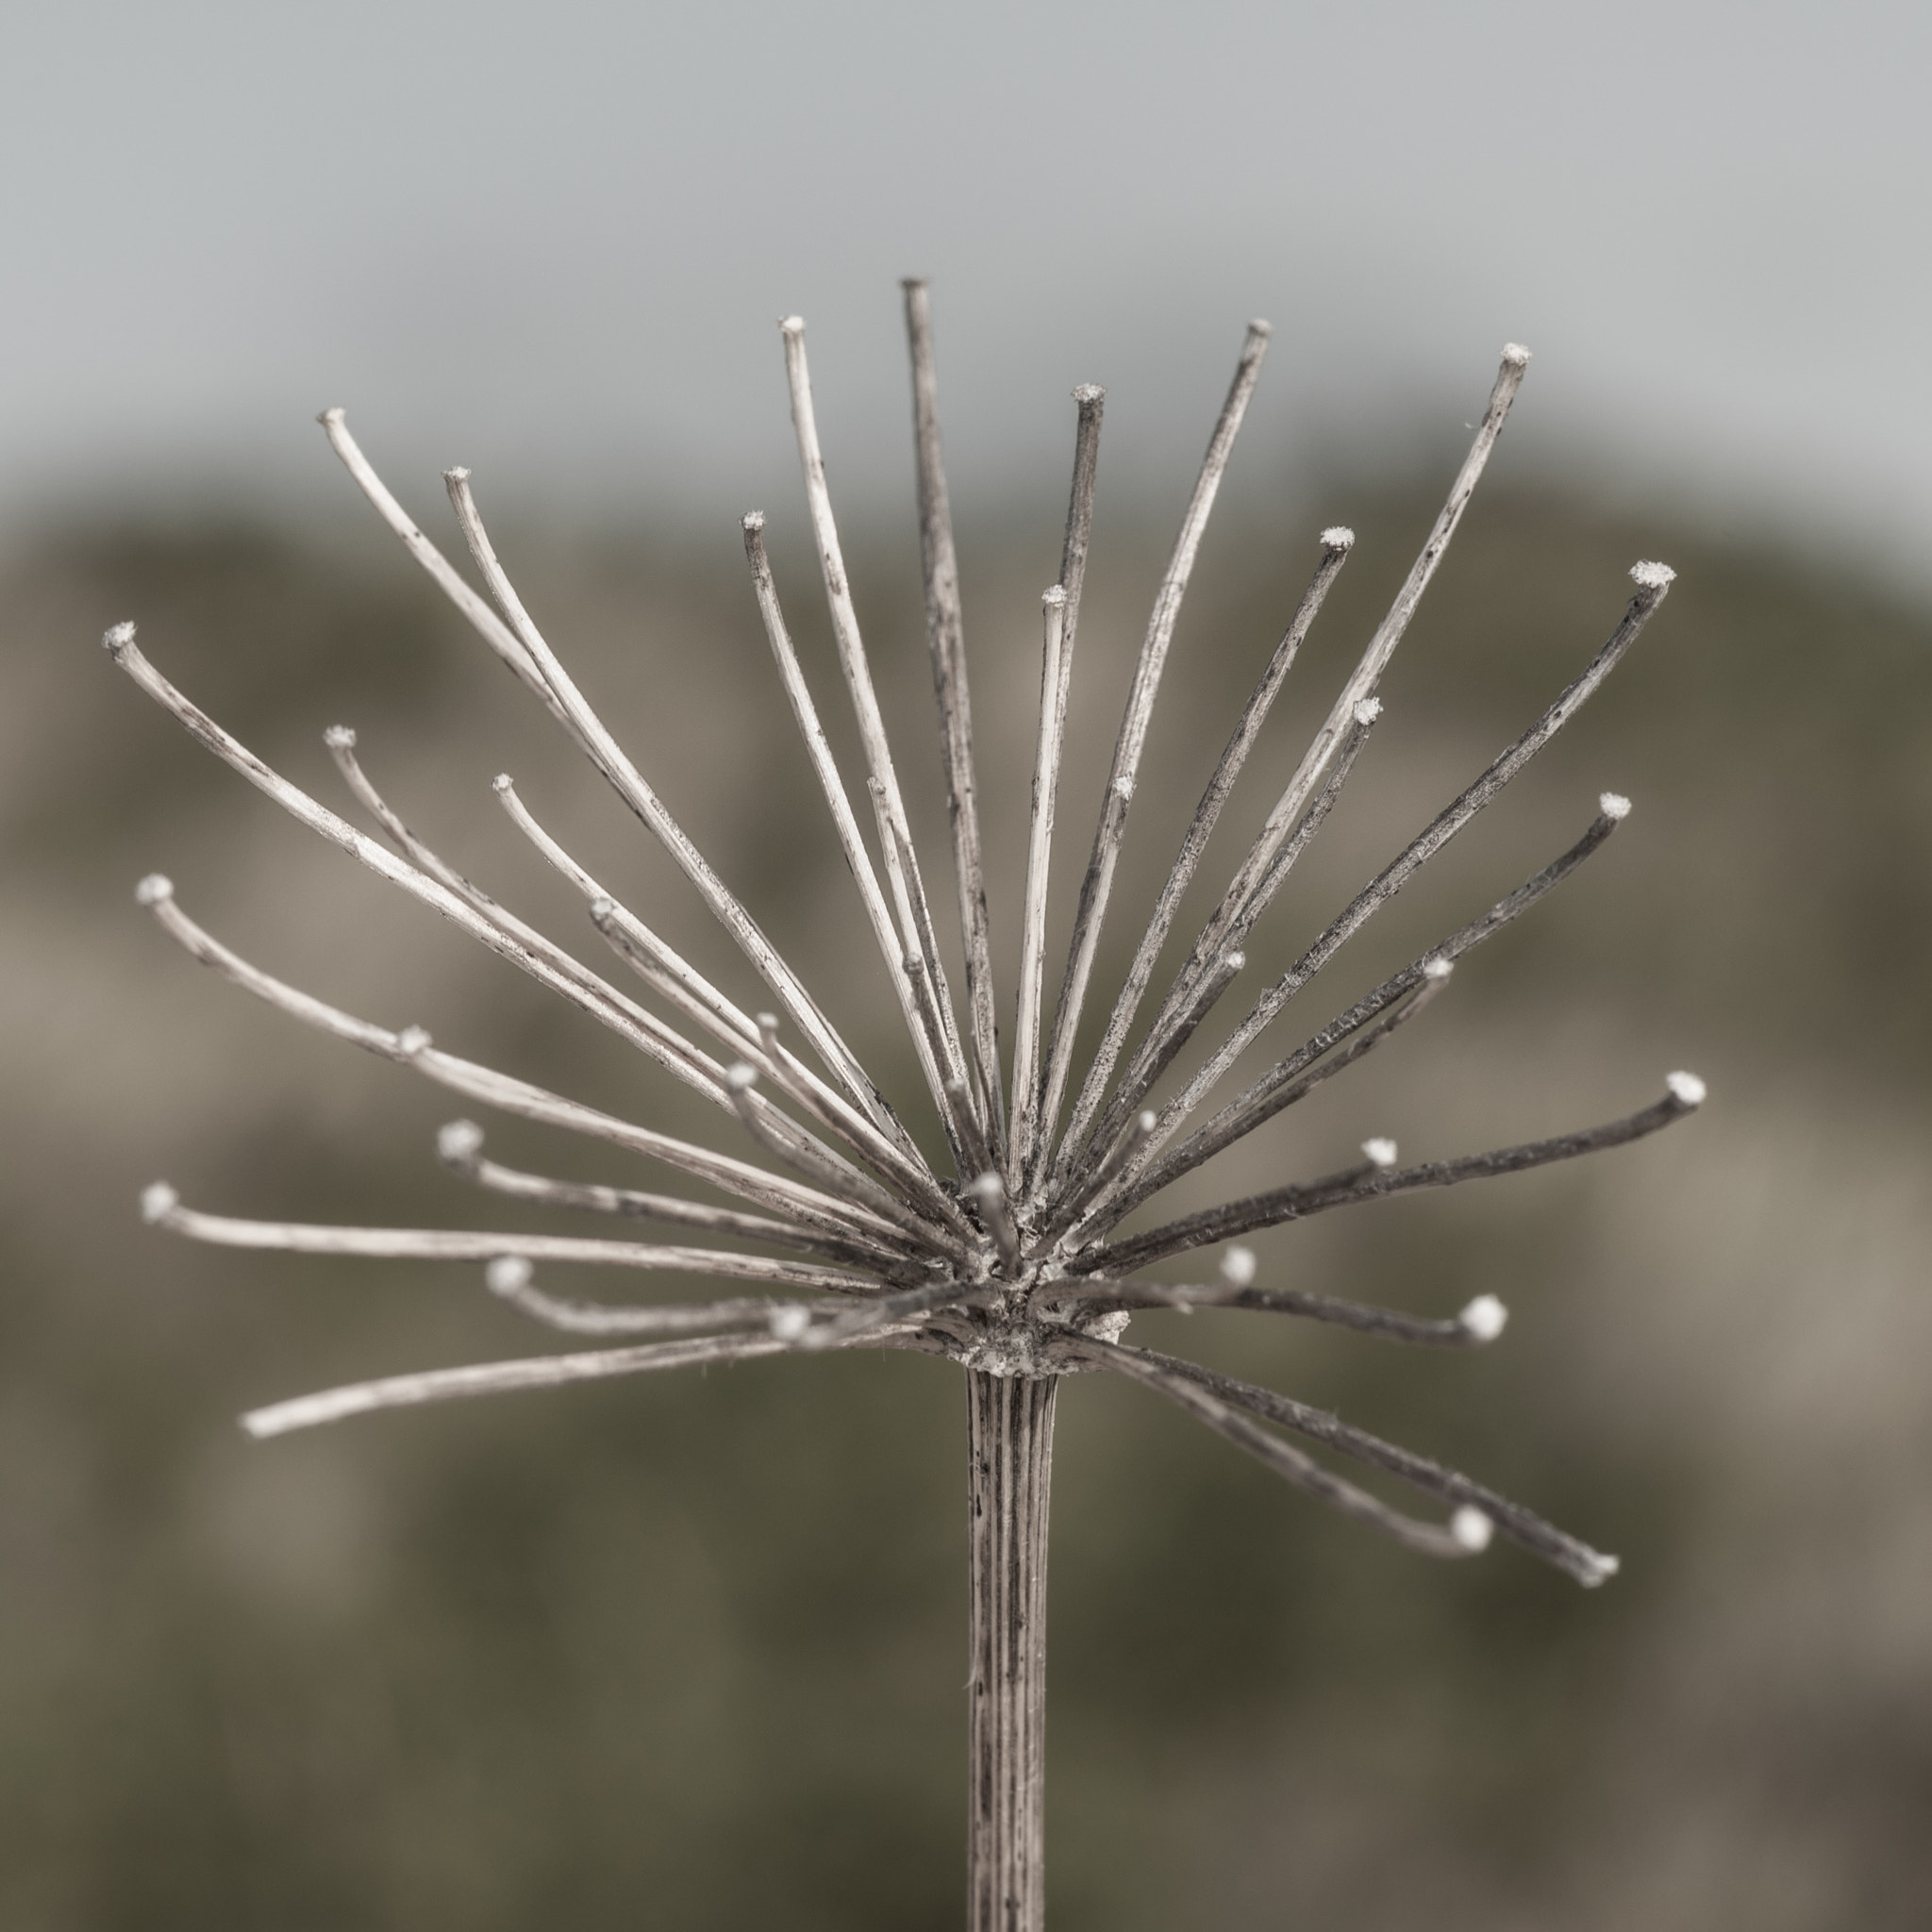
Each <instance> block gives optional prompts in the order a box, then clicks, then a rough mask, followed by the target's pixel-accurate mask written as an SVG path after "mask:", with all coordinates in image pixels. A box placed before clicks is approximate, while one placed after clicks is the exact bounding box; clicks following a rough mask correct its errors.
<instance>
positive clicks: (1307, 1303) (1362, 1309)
mask: <svg viewBox="0 0 1932 1932" xmlns="http://www.w3.org/2000/svg"><path fill="white" fill-rule="evenodd" d="M1035 1299H1036V1301H1037V1302H1039V1303H1041V1304H1042V1305H1044V1306H1047V1307H1067V1306H1071V1307H1077V1308H1079V1309H1081V1310H1083V1311H1085V1312H1089V1313H1093V1314H1102V1313H1108V1312H1111V1311H1113V1310H1115V1309H1129V1310H1131V1309H1141V1308H1178V1309H1180V1310H1181V1311H1182V1312H1184V1313H1191V1312H1192V1311H1193V1310H1194V1309H1196V1308H1248V1309H1252V1310H1255V1311H1257V1312H1259V1313H1262V1314H1271V1315H1298V1316H1301V1317H1303V1318H1304V1319H1306V1320H1307V1321H1310V1322H1326V1323H1330V1324H1334V1325H1336V1326H1339V1327H1342V1328H1353V1329H1354V1330H1356V1331H1357V1333H1358V1334H1362V1335H1374V1336H1377V1337H1379V1338H1380V1339H1381V1340H1383V1341H1407V1342H1415V1343H1418V1344H1420V1345H1421V1346H1424V1347H1428V1348H1480V1347H1482V1346H1483V1345H1484V1344H1485V1343H1487V1342H1489V1341H1493V1340H1494V1339H1495V1336H1496V1335H1497V1334H1498V1333H1500V1329H1499V1328H1498V1327H1495V1326H1493V1325H1491V1324H1493V1323H1494V1321H1495V1319H1496V1318H1495V1317H1494V1316H1493V1315H1491V1313H1490V1310H1491V1307H1495V1308H1498V1309H1500V1307H1501V1304H1500V1303H1497V1302H1495V1300H1494V1297H1493V1296H1491V1297H1489V1298H1487V1299H1486V1298H1484V1297H1481V1296H1478V1297H1477V1299H1476V1301H1474V1302H1472V1303H1471V1304H1470V1307H1469V1309H1468V1310H1465V1311H1464V1313H1463V1314H1461V1315H1457V1316H1456V1317H1455V1318H1454V1319H1453V1320H1450V1321H1447V1322H1431V1321H1427V1320H1424V1318H1423V1317H1421V1316H1417V1315H1405V1314H1403V1313H1401V1312H1400V1311H1399V1310H1397V1309H1394V1308H1377V1307H1369V1306H1367V1305H1366V1304H1364V1303H1362V1302H1350V1301H1341V1300H1338V1299H1337V1298H1336V1297H1335V1296H1333V1295H1326V1294H1311V1293H1307V1292H1306V1291H1303V1290H1300V1289H1292V1288H1237V1287H1235V1286H1233V1285H1232V1284H1230V1283H1229V1282H1226V1281H1218V1282H1184V1283H1182V1282H1176V1283H1170V1282H1164V1281H1163V1282H1124V1281H1100V1282H1083V1283H1079V1284H1077V1285H1076V1284H1073V1283H1057V1284H1055V1285H1054V1286H1052V1287H1050V1288H1046V1289H1042V1290H1041V1291H1038V1293H1037V1294H1036V1296H1035ZM1472 1310H1473V1311H1474V1313H1473V1314H1472V1313H1471V1311H1472Z"/></svg>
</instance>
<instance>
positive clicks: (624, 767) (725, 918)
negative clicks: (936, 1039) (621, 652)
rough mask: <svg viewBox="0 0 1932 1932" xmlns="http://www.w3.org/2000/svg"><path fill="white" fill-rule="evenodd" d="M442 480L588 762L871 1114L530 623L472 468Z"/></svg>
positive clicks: (800, 1001)
mask: <svg viewBox="0 0 1932 1932" xmlns="http://www.w3.org/2000/svg"><path fill="white" fill-rule="evenodd" d="M444 480H445V481H446V482H447V484H448V485H449V497H450V502H451V504H452V505H453V506H454V508H455V509H456V513H457V521H458V524H459V525H461V526H462V531H463V535H464V537H465V539H466V540H467V541H468V542H469V545H470V554H471V556H472V557H473V558H475V563H476V567H477V569H478V570H480V571H481V572H482V574H483V580H484V582H485V583H487V584H488V585H489V587H490V592H491V596H493V597H494V598H495V599H496V601H497V603H498V604H499V605H500V606H501V607H502V609H503V612H504V615H505V616H506V617H508V620H509V622H510V625H511V627H512V628H513V629H514V630H515V631H516V633H517V635H518V637H520V638H521V639H522V640H523V642H524V647H525V649H526V650H527V651H528V652H529V654H530V656H531V658H533V659H534V660H535V662H536V664H537V666H538V668H539V669H540V670H541V672H542V674H543V675H544V678H545V679H546V681H547V682H548V683H549V685H550V688H551V689H552V690H553V691H555V692H556V693H557V701H558V704H560V705H561V706H562V707H563V709H564V713H565V715H566V716H567V717H568V719H569V720H570V724H571V727H572V730H573V732H574V734H575V737H576V739H577V741H578V742H579V743H580V744H581V745H582V746H583V747H584V749H585V750H586V751H587V752H588V753H589V754H590V756H591V762H592V763H593V764H594V765H595V766H596V767H597V769H598V770H599V771H600V772H602V773H603V774H604V776H605V777H606V778H607V779H608V781H609V783H610V785H611V787H612V789H613V790H614V791H616V792H617V794H618V796H619V797H620V798H622V799H623V800H624V802H625V805H626V806H628V807H629V808H630V809H631V811H632V812H633V813H634V814H635V815H636V817H637V818H638V820H639V821H640V823H641V824H643V825H644V827H645V828H646V829H647V830H648V831H649V832H650V833H651V834H652V835H653V836H654V837H655V838H656V839H657V840H658V842H659V843H660V844H661V845H662V846H663V847H664V849H665V851H667V852H668V853H669V854H670V855H671V857H672V858H673V859H674V860H675V862H676V864H677V867H678V869H679V870H680V871H681V872H682V873H683V874H684V875H685V877H686V878H688V879H689V880H690V881H691V884H692V886H694V887H695V888H696V890H697V892H698V896H699V897H700V898H702V899H703V900H704V902H705V904H706V905H707V906H708V908H710V910H711V912H712V914H713V915H714V917H716V919H717V920H718V922H719V924H722V925H723V926H724V929H725V931H727V932H728V933H729V934H730V935H731V937H732V938H733V939H734V940H735V941H737V942H738V945H739V948H740V950H741V952H742V953H743V954H744V956H745V958H747V959H749V960H750V961H751V963H752V965H753V967H754V968H756V970H757V972H758V976H759V978H761V979H762V980H763V981H764V982H765V984H766V985H767V986H769V987H770V988H771V989H772V991H774V993H775V994H777V996H778V999H779V1001H780V1003H781V1004H782V1005H783V1006H784V1008H785V1009H786V1011H787V1012H789V1013H790V1014H791V1017H792V1019H793V1020H794V1021H795V1022H796V1023H797V1024H798V1026H799V1029H800V1030H801V1031H802V1032H803V1033H804V1035H805V1037H806V1038H807V1039H808V1041H811V1044H812V1050H813V1051H814V1052H815V1053H817V1054H818V1055H819V1057H820V1058H822V1059H823V1060H824V1063H825V1065H826V1066H827V1067H829V1068H830V1069H831V1070H832V1071H833V1072H834V1073H835V1074H838V1076H839V1078H840V1079H841V1080H842V1081H843V1082H844V1084H845V1087H846V1089H847V1091H849V1092H850V1093H851V1095H852V1097H853V1099H854V1100H856V1101H857V1102H858V1104H859V1106H860V1107H862V1108H865V1110H866V1111H867V1112H868V1113H874V1109H875V1108H877V1107H878V1105H879V1098H878V1092H877V1090H876V1089H875V1088H874V1085H873V1083H872V1080H871V1079H870V1078H869V1077H868V1076H867V1074H866V1073H865V1070H864V1069H863V1068H862V1067H861V1066H860V1065H859V1064H858V1060H857V1058H855V1057H854V1056H853V1053H852V1050H851V1048H850V1047H848V1046H847V1045H846V1044H845V1042H844V1041H842V1040H841V1039H840V1037H839V1035H838V1032H837V1030H836V1029H835V1028H834V1027H833V1025H832V1024H831V1022H830V1021H829V1020H827V1019H826V1018H825V1016H824V1014H823V1013H822V1012H820V1011H819V1009H818V1007H817V1005H816V1003H815V1002H814V1001H813V999H812V997H811V995H810V994H809V993H808V992H807V991H806V990H805V988H804V987H803V986H802V985H801V984H800V983H799V980H798V977H797V975H796V974H794V973H793V972H792V971H791V967H789V966H788V965H787V964H786V963H785V961H784V960H783V959H782V958H780V957H779V955H778V952H777V949H776V948H775V947H774V945H773V944H772V942H771V941H769V940H768V939H767V938H766V937H765V935H764V933H763V932H762V931H760V930H759V927H758V922H757V921H756V920H754V919H753V918H752V916H751V914H750V913H749V912H747V911H746V910H745V909H744V908H743V907H742V906H741V905H740V903H739V902H738V900H737V898H736V897H735V896H734V895H733V894H732V892H731V891H729V890H728V888H727V887H726V886H725V884H724V881H723V880H722V879H721V878H719V876H718V875H717V874H716V873H714V872H713V871H712V870H711V867H710V864H709V862H708V860H707V859H706V858H705V856H704V854H703V853H701V852H700V851H699V850H698V849H697V847H696V846H695V845H693V844H692V843H691V841H690V839H689V838H687V837H686V836H685V833H684V830H683V827H682V826H680V825H679V824H678V823H677V821H676V820H675V819H674V818H673V817H672V816H671V814H670V812H669V811H667V810H666V809H665V808H664V804H663V801H662V800H661V799H659V798H658V794H657V793H656V792H655V791H653V790H652V789H651V787H650V786H649V785H647V784H646V783H645V782H644V778H643V774H641V773H640V772H639V771H638V769H637V767H636V766H635V765H634V764H632V763H631V761H630V759H629V758H627V757H626V756H625V752H624V749H623V747H622V746H621V745H620V744H619V743H618V742H617V741H616V740H615V739H614V738H613V737H612V736H611V735H610V733H609V731H608V728H607V727H606V726H605V724H604V721H603V720H602V719H601V718H599V717H598V715H597V713H596V712H595V711H594V710H593V709H592V708H591V705H590V704H589V702H588V701H587V700H586V699H585V697H584V694H583V693H582V692H581V691H578V689H577V688H576V685H575V683H574V682H573V681H572V679H571V676H570V674H569V673H568V672H567V671H565V669H564V668H563V665H562V664H561V663H560V662H559V661H558V657H557V654H556V653H555V652H554V651H552V650H551V648H550V646H549V644H548V643H547V642H546V641H544V638H543V634H542V632H541V631H540V630H539V629H538V628H537V626H536V625H535V624H533V623H532V622H531V620H530V615H529V612H528V611H526V610H525V608H524V606H523V601H522V599H520V598H519V597H518V595H517V593H516V589H515V587H514V586H513V585H512V584H511V582H510V580H509V578H508V575H507V574H506V573H505V571H504V568H503V565H502V564H501V563H500V562H499V561H498V559H497V556H496V551H495V549H494V548H493V546H492V545H491V541H490V533H489V531H488V530H487V529H485V527H484V525H483V518H482V515H481V513H480V512H479V511H478V510H477V508H476V501H475V495H474V494H473V493H472V491H471V489H470V479H469V472H468V471H467V470H450V471H448V472H446V473H445V476H444ZM874 1118H876V1116H875V1115H874Z"/></svg>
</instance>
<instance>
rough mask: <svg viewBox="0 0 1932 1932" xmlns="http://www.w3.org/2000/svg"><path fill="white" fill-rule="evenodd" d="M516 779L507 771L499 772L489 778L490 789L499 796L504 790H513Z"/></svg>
mask: <svg viewBox="0 0 1932 1932" xmlns="http://www.w3.org/2000/svg"><path fill="white" fill-rule="evenodd" d="M515 787H516V780H515V779H513V778H512V777H511V776H510V774H508V772H499V773H497V774H496V776H495V777H493V778H492V779H491V781H490V789H491V791H493V792H495V793H496V794H497V796H498V797H499V798H500V797H501V796H502V795H503V794H504V793H505V792H506V791H513V790H515Z"/></svg>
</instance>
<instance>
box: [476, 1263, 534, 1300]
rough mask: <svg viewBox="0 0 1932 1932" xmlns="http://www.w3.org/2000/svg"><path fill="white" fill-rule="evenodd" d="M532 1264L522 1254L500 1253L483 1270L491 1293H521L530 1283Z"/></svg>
mask: <svg viewBox="0 0 1932 1932" xmlns="http://www.w3.org/2000/svg"><path fill="white" fill-rule="evenodd" d="M531 1272H532V1271H531V1268H530V1264H529V1263H528V1262H527V1261H526V1260H525V1259H524V1257H522V1256H521V1255H499V1256H497V1257H496V1258H495V1259H494V1260H493V1261H491V1263H490V1264H489V1266H488V1267H486V1268H485V1269H484V1271H483V1279H484V1282H485V1283H486V1285H487V1286H488V1287H489V1290H490V1292H491V1294H521V1293H522V1292H523V1291H524V1290H525V1289H526V1288H528V1287H529V1285H530V1274H531Z"/></svg>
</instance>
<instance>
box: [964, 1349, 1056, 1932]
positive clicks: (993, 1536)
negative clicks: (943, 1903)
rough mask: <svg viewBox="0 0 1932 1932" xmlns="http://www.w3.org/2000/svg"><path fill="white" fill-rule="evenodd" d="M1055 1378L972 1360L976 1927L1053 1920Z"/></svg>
mask: <svg viewBox="0 0 1932 1932" xmlns="http://www.w3.org/2000/svg"><path fill="white" fill-rule="evenodd" d="M1057 1387H1058V1378H1057V1377H1055V1376H1052V1375H1047V1376H1041V1377H1038V1378H1034V1377H1026V1376H1018V1375H989V1374H984V1373H983V1372H982V1371H980V1370H978V1369H969V1370H967V1372H966V1441H967V1458H968V1459H967V1470H968V1475H967V1482H968V1494H969V1498H970V1505H971V1518H970V1524H969V1541H970V1549H971V1554H970V1557H969V1571H970V1575H971V1592H972V1600H973V1610H972V1649H973V1674H972V1677H971V1679H970V1681H969V1684H968V1691H969V1694H970V1695H971V1697H972V1700H973V1704H972V1716H971V1719H970V1726H971V1736H970V1740H969V1744H968V1751H969V1765H970V1771H971V1777H972V1790H971V1796H970V1801H969V1806H968V1818H967V1830H966V1872H967V1876H966V1896H967V1909H966V1924H967V1927H968V1932H1040V1928H1041V1925H1042V1924H1044V1921H1045V1906H1046V1897H1045V1873H1046V1857H1045V1819H1044V1815H1043V1805H1042V1798H1043V1795H1044V1790H1045V1776H1044V1772H1045V1732H1046V1516H1047V1497H1048V1492H1049V1490H1050V1488H1051V1485H1052V1481H1053V1409H1054V1392H1055V1390H1056V1388H1057Z"/></svg>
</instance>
